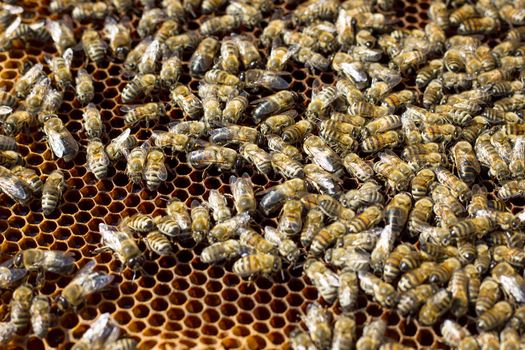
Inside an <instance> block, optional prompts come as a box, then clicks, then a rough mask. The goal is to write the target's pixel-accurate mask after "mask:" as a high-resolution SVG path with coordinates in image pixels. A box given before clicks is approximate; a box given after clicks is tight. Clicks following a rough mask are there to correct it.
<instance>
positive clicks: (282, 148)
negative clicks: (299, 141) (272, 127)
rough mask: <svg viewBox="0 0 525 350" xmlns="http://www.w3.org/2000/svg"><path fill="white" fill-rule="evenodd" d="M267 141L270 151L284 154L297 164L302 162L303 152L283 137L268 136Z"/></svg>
mask: <svg viewBox="0 0 525 350" xmlns="http://www.w3.org/2000/svg"><path fill="white" fill-rule="evenodd" d="M266 139H267V141H268V148H269V149H270V151H273V152H277V153H282V154H284V155H286V156H287V157H289V158H291V159H292V160H294V161H296V162H300V161H302V159H303V155H302V153H301V151H299V149H298V148H297V147H295V146H292V145H290V144H288V143H286V142H285V141H284V140H283V139H282V138H281V137H279V136H276V135H268V136H267V137H266Z"/></svg>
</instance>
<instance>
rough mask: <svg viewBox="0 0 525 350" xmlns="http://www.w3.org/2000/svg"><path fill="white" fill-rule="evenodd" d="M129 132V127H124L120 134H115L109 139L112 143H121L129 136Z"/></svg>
mask: <svg viewBox="0 0 525 350" xmlns="http://www.w3.org/2000/svg"><path fill="white" fill-rule="evenodd" d="M130 134H131V129H129V128H128V129H126V130H124V131H123V132H122V134H120V135H119V136H117V137H116V138H115V139H114V140H111V142H112V143H114V144H115V145H118V146H120V145H122V144H123V143H124V142H125V141H126V140H127V139H128V137H129V135H130Z"/></svg>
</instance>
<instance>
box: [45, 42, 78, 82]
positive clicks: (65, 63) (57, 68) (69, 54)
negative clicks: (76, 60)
mask: <svg viewBox="0 0 525 350" xmlns="http://www.w3.org/2000/svg"><path fill="white" fill-rule="evenodd" d="M72 60H73V49H71V48H69V49H67V50H66V51H64V54H63V55H62V57H60V56H58V57H54V58H53V59H48V64H49V68H50V69H51V72H52V75H53V80H54V82H55V84H56V85H57V86H58V87H59V88H60V89H62V90H65V89H67V88H69V87H72V86H73V76H72V74H71V61H72Z"/></svg>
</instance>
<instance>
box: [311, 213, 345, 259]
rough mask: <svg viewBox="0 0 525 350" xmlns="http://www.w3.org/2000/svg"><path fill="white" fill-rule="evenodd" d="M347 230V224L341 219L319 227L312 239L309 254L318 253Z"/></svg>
mask: <svg viewBox="0 0 525 350" xmlns="http://www.w3.org/2000/svg"><path fill="white" fill-rule="evenodd" d="M347 231H348V229H347V226H346V225H345V224H344V223H343V222H341V221H334V222H333V223H331V224H330V225H328V226H326V227H323V228H321V229H320V230H319V232H318V233H317V234H316V235H315V236H314V237H313V239H312V243H311V245H310V254H312V255H314V256H318V255H320V254H321V253H323V252H324V251H325V250H326V248H328V247H329V246H330V245H332V244H333V243H334V242H335V241H336V240H337V238H339V237H341V236H343V235H344V234H345V233H346V232H347Z"/></svg>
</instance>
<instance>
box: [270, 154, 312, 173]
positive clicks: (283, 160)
mask: <svg viewBox="0 0 525 350" xmlns="http://www.w3.org/2000/svg"><path fill="white" fill-rule="evenodd" d="M271 164H272V168H273V170H274V171H275V172H277V173H279V174H280V175H281V176H283V177H285V178H289V179H292V178H296V177H299V178H302V177H304V176H305V171H304V169H303V167H302V164H301V163H299V162H298V161H296V160H294V159H292V158H290V157H289V156H288V155H286V154H284V153H281V152H276V153H273V154H272V159H271Z"/></svg>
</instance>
